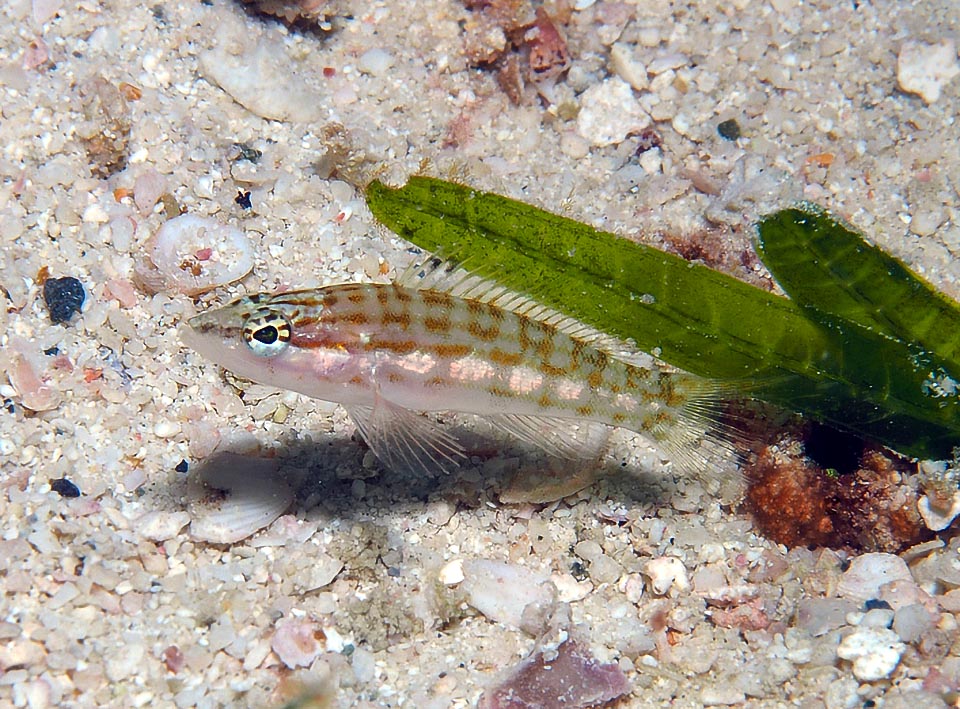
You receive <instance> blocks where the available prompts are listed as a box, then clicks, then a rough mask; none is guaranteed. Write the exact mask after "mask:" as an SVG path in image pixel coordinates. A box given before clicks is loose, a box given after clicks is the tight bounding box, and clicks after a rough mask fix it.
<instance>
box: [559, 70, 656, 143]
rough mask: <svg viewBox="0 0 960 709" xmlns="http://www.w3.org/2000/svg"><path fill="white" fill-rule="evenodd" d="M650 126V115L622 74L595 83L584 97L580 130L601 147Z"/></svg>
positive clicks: (621, 140) (580, 132) (579, 119)
mask: <svg viewBox="0 0 960 709" xmlns="http://www.w3.org/2000/svg"><path fill="white" fill-rule="evenodd" d="M648 125H650V116H649V115H647V113H646V111H644V110H643V108H642V107H641V106H640V102H639V101H637V99H636V98H634V96H633V89H632V88H630V84H628V83H627V82H626V81H624V80H623V79H621V78H620V77H618V76H615V77H611V78H609V79H605V80H604V81H603V83H601V84H597V85H595V86H591V87H590V88H589V89H587V90H586V91H584V92H583V94H582V95H581V96H580V113H579V114H578V115H577V133H579V134H580V135H581V137H583V138H585V139H586V140H588V141H590V143H591V144H592V145H594V146H597V147H603V146H605V145H616V144H619V143H622V142H623V141H624V140H625V139H626V137H627V136H628V135H630V134H631V133H639V132H640V131H641V130H643V129H644V128H646V127H647V126H648Z"/></svg>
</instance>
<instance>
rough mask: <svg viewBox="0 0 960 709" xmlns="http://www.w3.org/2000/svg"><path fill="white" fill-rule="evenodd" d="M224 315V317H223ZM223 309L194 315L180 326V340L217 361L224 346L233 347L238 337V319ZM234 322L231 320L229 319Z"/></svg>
mask: <svg viewBox="0 0 960 709" xmlns="http://www.w3.org/2000/svg"><path fill="white" fill-rule="evenodd" d="M225 315H226V317H225ZM230 315H231V314H230V313H224V311H223V310H213V311H210V312H207V313H201V314H199V315H194V316H193V317H192V318H190V319H189V320H187V321H186V322H185V323H183V324H182V325H181V326H180V333H179V334H180V341H181V342H183V343H184V344H185V345H186V346H187V347H189V348H190V349H192V350H194V351H196V352H199V353H200V354H201V355H203V356H204V357H207V358H208V359H212V360H214V361H217V360H218V359H220V358H219V357H218V356H217V353H218V352H221V351H222V350H223V349H224V348H228V349H233V347H234V346H235V345H236V343H237V342H238V341H239V337H240V324H239V319H238V318H235V317H231V316H230ZM234 320H235V321H236V322H231V321H234Z"/></svg>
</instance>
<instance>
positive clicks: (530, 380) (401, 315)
mask: <svg viewBox="0 0 960 709" xmlns="http://www.w3.org/2000/svg"><path fill="white" fill-rule="evenodd" d="M262 303H263V304H264V305H266V306H268V307H272V308H280V309H282V310H283V312H284V314H285V316H286V317H287V319H288V321H289V322H290V324H291V327H292V333H293V335H292V340H291V344H292V345H293V346H294V347H295V348H299V349H302V350H324V349H325V350H331V351H333V350H335V351H342V352H347V353H351V354H353V355H356V356H357V357H358V358H370V361H371V362H373V364H371V365H370V367H369V371H371V372H374V374H373V375H372V376H371V377H370V378H368V380H367V381H366V385H369V386H374V387H376V388H378V389H380V390H382V391H387V390H388V389H389V390H391V391H397V392H402V394H403V395H404V396H405V397H406V400H405V401H404V403H405V404H408V405H410V407H411V408H421V409H422V410H438V409H442V408H446V409H449V410H461V411H467V412H471V413H480V414H482V413H486V412H490V413H496V412H502V413H523V414H539V415H554V416H564V417H579V418H584V419H590V420H596V421H602V422H604V423H608V424H610V425H615V426H624V427H627V428H630V429H632V430H635V431H641V432H643V431H648V432H649V431H656V430H660V429H663V428H664V427H667V426H669V425H670V424H671V423H673V422H674V421H675V420H676V419H677V416H678V414H679V409H680V407H681V406H682V405H683V404H684V403H685V401H686V400H687V398H688V392H687V387H686V384H687V382H688V381H689V379H688V375H682V374H680V375H677V374H670V373H663V372H660V371H659V370H655V369H646V368H643V367H638V366H634V365H631V364H629V363H627V362H624V361H622V360H620V359H618V358H616V357H614V356H612V355H610V354H607V353H606V352H604V351H602V350H600V349H597V348H596V347H594V346H592V345H591V344H590V343H589V341H588V340H585V339H579V338H577V337H573V336H571V335H569V334H567V333H566V332H563V331H562V330H561V329H559V328H558V327H556V326H554V325H551V324H549V323H545V322H541V321H539V320H536V319H533V318H530V317H527V316H525V315H521V314H517V313H514V312H512V311H510V310H506V309H504V308H501V307H499V306H497V305H493V304H489V303H485V302H482V301H479V300H469V299H462V298H458V297H455V296H452V295H449V294H447V293H443V292H439V291H431V290H422V291H421V290H414V289H410V288H405V287H402V286H398V285H377V284H347V285H340V286H331V287H328V288H324V289H319V290H314V291H301V292H291V293H286V294H281V295H277V296H272V297H267V298H266V299H265V300H263V301H262ZM353 383H354V384H357V385H358V386H359V385H361V384H363V383H364V382H363V375H355V376H354V378H353ZM418 395H419V396H421V397H422V402H421V403H422V406H420V407H417V406H415V405H416V404H417V398H416V397H417V396H418ZM444 399H446V401H447V402H448V406H446V407H444V406H442V405H441V404H442V402H443V400H444Z"/></svg>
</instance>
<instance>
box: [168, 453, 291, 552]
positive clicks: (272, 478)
mask: <svg viewBox="0 0 960 709" xmlns="http://www.w3.org/2000/svg"><path fill="white" fill-rule="evenodd" d="M278 467H279V465H278V463H277V461H275V460H266V459H264V458H250V457H247V456H242V455H237V454H235V453H223V454H220V455H217V456H215V457H214V458H213V459H212V460H210V461H207V462H206V463H204V465H203V469H202V470H201V471H200V473H199V474H198V476H197V477H195V478H193V479H192V480H191V481H190V487H189V490H188V495H189V500H190V501H189V503H188V505H187V511H188V512H189V513H190V520H191V521H190V536H192V537H193V538H194V539H199V540H201V541H205V542H212V543H214V544H233V543H234V542H238V541H240V540H241V539H246V538H247V537H249V536H250V535H251V534H253V533H255V532H257V531H259V530H261V529H263V528H264V527H266V526H267V525H269V524H271V523H272V522H273V521H274V520H275V519H277V517H279V516H280V515H281V514H283V513H284V512H285V511H286V510H287V508H288V507H289V506H290V503H292V502H293V490H292V489H291V487H290V485H288V484H287V482H286V481H285V480H283V479H282V478H280V477H279V476H278V475H277V470H278Z"/></svg>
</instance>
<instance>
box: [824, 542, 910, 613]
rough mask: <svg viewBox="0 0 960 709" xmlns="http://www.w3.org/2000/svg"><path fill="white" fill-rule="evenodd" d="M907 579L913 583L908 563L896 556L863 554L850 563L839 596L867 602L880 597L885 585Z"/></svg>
mask: <svg viewBox="0 0 960 709" xmlns="http://www.w3.org/2000/svg"><path fill="white" fill-rule="evenodd" d="M901 579H905V580H908V581H913V576H911V575H910V569H909V568H907V564H906V562H905V561H904V560H903V559H901V558H900V557H899V556H895V555H894V554H884V553H880V552H876V553H871V554H863V555H861V556H858V557H856V558H855V559H853V561H852V562H851V563H850V568H849V569H847V570H846V571H845V572H844V573H843V576H842V577H841V578H840V583H839V584H838V586H837V593H838V595H840V596H842V597H843V598H852V599H854V600H857V601H861V602H862V601H867V600H869V599H871V598H877V597H879V595H880V587H881V586H883V585H884V584H885V583H890V582H891V581H897V580H901Z"/></svg>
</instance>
